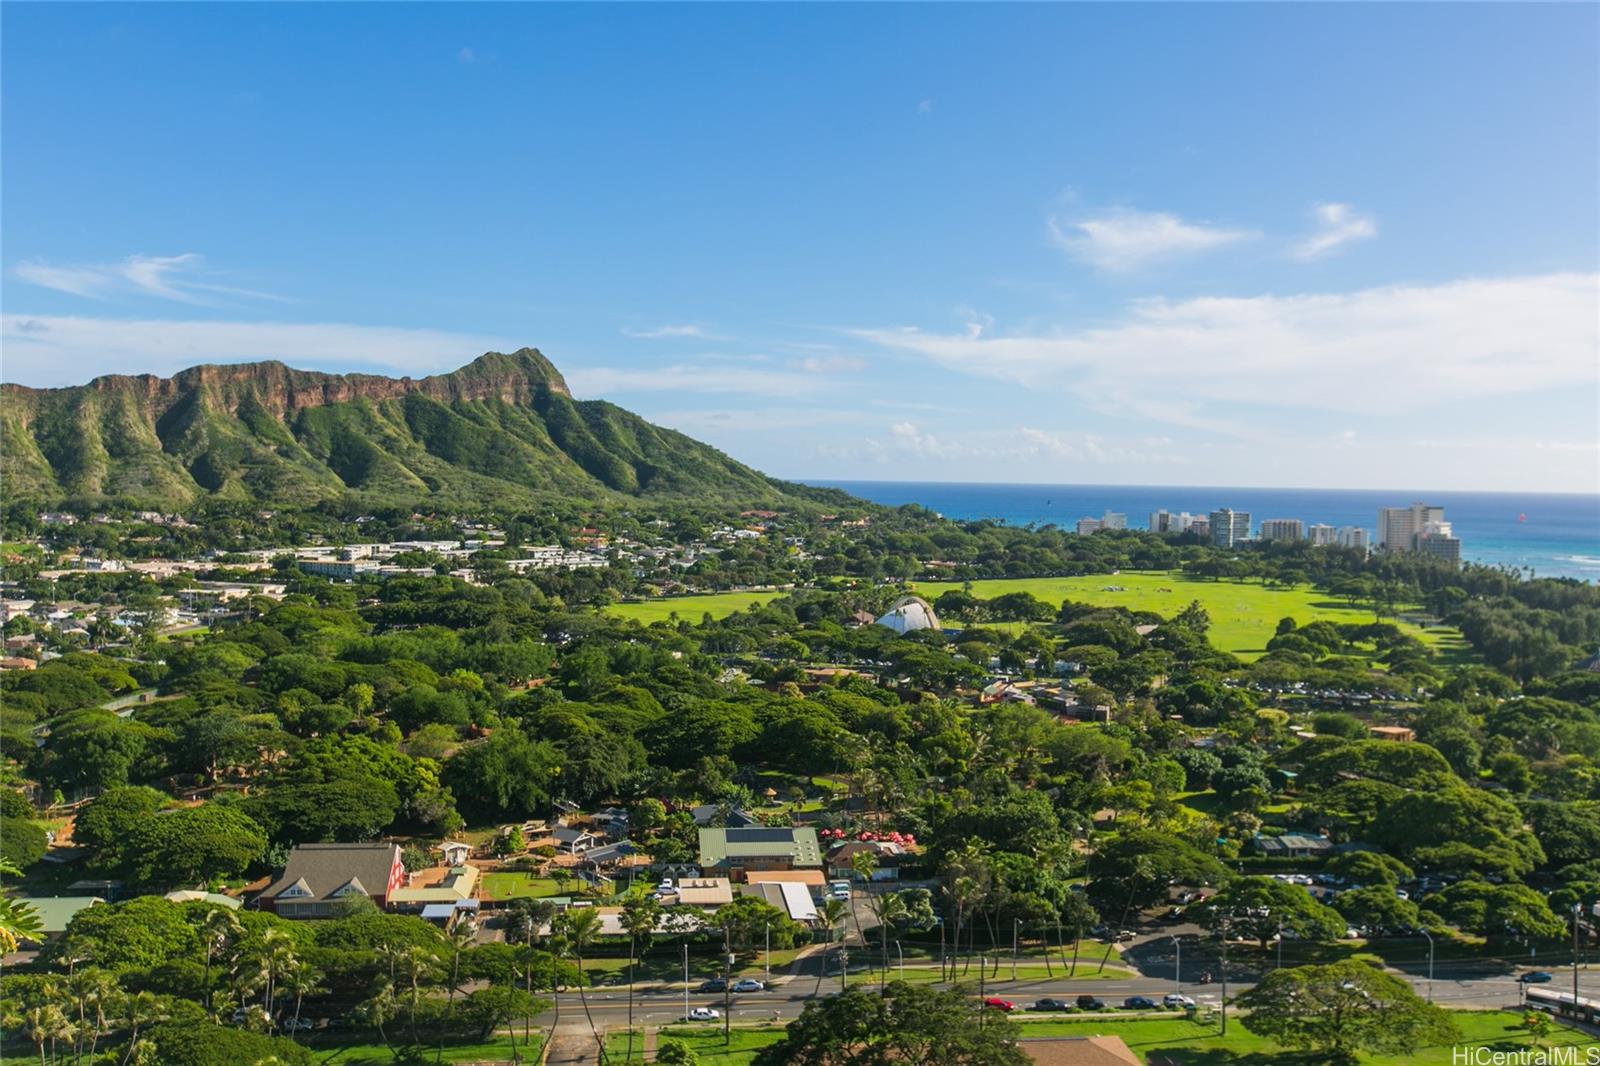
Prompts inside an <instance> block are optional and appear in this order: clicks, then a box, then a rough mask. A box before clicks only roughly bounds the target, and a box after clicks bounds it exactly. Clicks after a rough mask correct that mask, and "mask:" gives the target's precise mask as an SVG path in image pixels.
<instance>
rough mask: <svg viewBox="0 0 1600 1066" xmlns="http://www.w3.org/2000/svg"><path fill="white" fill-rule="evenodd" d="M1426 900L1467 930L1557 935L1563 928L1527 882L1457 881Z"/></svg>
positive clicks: (1430, 905)
mask: <svg viewBox="0 0 1600 1066" xmlns="http://www.w3.org/2000/svg"><path fill="white" fill-rule="evenodd" d="M1425 902H1426V903H1427V905H1428V907H1429V908H1430V909H1432V910H1436V911H1438V912H1439V913H1440V914H1441V915H1443V916H1444V917H1445V918H1446V919H1447V920H1449V921H1450V922H1451V923H1452V924H1454V925H1457V926H1459V927H1461V929H1463V930H1465V931H1466V932H1469V933H1481V934H1483V935H1486V936H1493V935H1497V934H1501V935H1504V934H1509V935H1518V936H1534V937H1558V936H1560V935H1561V934H1562V933H1563V932H1564V931H1565V929H1566V924H1565V923H1564V922H1563V921H1562V920H1561V918H1559V917H1558V916H1557V915H1556V914H1555V913H1554V912H1553V911H1551V910H1550V905H1549V904H1548V903H1547V902H1545V898H1544V897H1543V896H1541V895H1540V894H1539V893H1538V892H1535V891H1534V890H1533V889H1531V888H1528V887H1527V886H1526V885H1494V884H1490V883H1488V882H1487V881H1475V880H1468V881H1458V882H1456V883H1455V884H1453V885H1450V886H1448V887H1446V888H1444V889H1442V890H1441V891H1438V892H1435V893H1433V894H1432V895H1430V896H1428V897H1427V899H1426V900H1425Z"/></svg>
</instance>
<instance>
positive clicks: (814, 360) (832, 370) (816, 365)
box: [789, 355, 867, 374]
mask: <svg viewBox="0 0 1600 1066" xmlns="http://www.w3.org/2000/svg"><path fill="white" fill-rule="evenodd" d="M789 366H790V367H792V368H793V369H795V370H803V371H805V372H806V373H807V374H859V373H860V372H861V371H863V370H865V369H866V368H867V361H866V360H865V359H858V358H857V357H855V356H853V355H811V356H807V357H806V358H804V359H792V360H790V361H789Z"/></svg>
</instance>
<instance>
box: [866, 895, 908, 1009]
mask: <svg viewBox="0 0 1600 1066" xmlns="http://www.w3.org/2000/svg"><path fill="white" fill-rule="evenodd" d="M870 902H871V904H872V913H873V915H874V916H875V917H876V918H877V919H878V944H879V954H880V960H881V962H882V966H883V968H882V969H881V970H879V971H878V992H879V993H880V994H882V992H883V990H884V986H885V985H887V984H888V981H889V928H890V927H891V926H895V925H899V924H900V923H901V922H903V921H905V920H906V919H907V918H909V917H911V910H910V908H908V907H907V906H906V901H905V899H904V897H902V896H901V895H900V893H898V892H884V893H881V894H879V895H876V896H873V897H871V899H870Z"/></svg>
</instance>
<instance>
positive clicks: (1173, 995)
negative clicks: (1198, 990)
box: [1161, 992, 1194, 1007]
mask: <svg viewBox="0 0 1600 1066" xmlns="http://www.w3.org/2000/svg"><path fill="white" fill-rule="evenodd" d="M1161 1005H1162V1006H1164V1007H1192V1006H1194V1000H1192V999H1190V998H1189V997H1188V996H1186V995H1184V994H1183V993H1182V992H1168V993H1167V994H1166V995H1164V996H1162V997H1161Z"/></svg>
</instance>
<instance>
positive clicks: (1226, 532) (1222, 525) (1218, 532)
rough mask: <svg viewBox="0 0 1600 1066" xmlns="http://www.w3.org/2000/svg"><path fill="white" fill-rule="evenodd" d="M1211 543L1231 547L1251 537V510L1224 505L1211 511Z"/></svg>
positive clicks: (1221, 546) (1220, 546)
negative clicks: (1218, 509)
mask: <svg viewBox="0 0 1600 1066" xmlns="http://www.w3.org/2000/svg"><path fill="white" fill-rule="evenodd" d="M1210 524H1211V543H1212V544H1215V545H1216V546H1217V547H1219V548H1231V547H1233V546H1234V545H1235V544H1240V543H1243V542H1244V541H1247V540H1249V539H1250V512H1249V511H1235V510H1233V509H1232V508H1231V507H1224V508H1222V509H1221V510H1220V511H1212V512H1211V523H1210Z"/></svg>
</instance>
